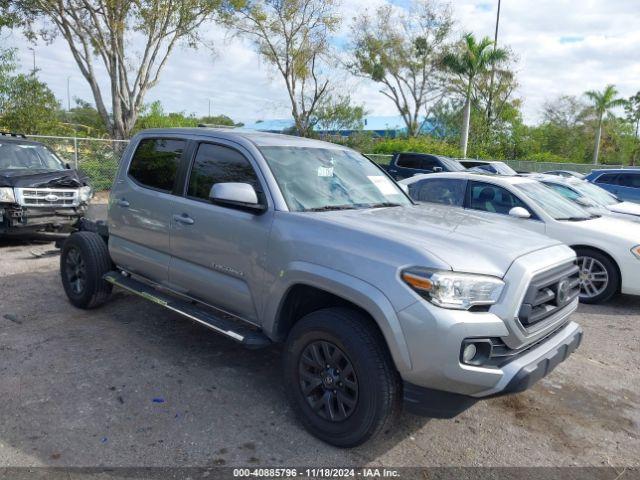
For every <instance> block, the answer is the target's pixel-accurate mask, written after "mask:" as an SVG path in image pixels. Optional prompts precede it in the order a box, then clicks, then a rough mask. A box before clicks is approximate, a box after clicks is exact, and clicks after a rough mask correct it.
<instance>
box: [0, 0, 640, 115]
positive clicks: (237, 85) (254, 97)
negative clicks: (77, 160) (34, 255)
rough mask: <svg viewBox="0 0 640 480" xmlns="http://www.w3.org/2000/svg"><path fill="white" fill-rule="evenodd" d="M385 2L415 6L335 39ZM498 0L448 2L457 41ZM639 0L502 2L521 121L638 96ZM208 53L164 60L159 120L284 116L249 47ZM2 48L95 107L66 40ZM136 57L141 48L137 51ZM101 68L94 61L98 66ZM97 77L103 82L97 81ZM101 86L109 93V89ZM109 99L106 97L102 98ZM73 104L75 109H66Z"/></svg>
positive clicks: (481, 31)
mask: <svg viewBox="0 0 640 480" xmlns="http://www.w3.org/2000/svg"><path fill="white" fill-rule="evenodd" d="M387 1H391V2H393V3H394V4H395V6H396V7H397V8H403V7H406V6H407V5H408V4H409V2H410V1H411V0H343V1H342V4H341V6H340V8H339V10H340V13H341V14H342V16H343V18H344V22H343V25H342V27H341V30H340V31H339V32H338V36H339V37H340V38H345V36H346V35H347V32H348V28H349V23H350V21H351V19H352V18H353V17H354V16H355V15H356V14H357V13H358V12H361V11H364V10H365V9H374V8H375V7H376V6H378V5H381V4H384V3H385V2H387ZM497 4H498V0H453V1H452V2H451V6H452V8H453V12H454V18H455V19H456V20H457V25H456V35H458V36H461V35H462V34H463V33H464V32H473V33H474V34H475V35H476V36H485V35H486V36H490V37H493V33H494V28H495V16H496V10H497ZM639 25H640V0H502V7H501V20H500V33H499V39H498V43H499V44H500V46H510V47H511V48H512V49H513V50H514V51H515V53H516V54H517V55H518V57H519V61H518V64H517V66H516V70H517V72H518V80H519V83H520V88H519V90H518V91H517V92H516V95H517V96H518V97H519V98H521V99H522V100H523V113H524V119H525V121H526V122H528V123H535V122H537V121H539V120H540V116H541V111H542V107H543V105H544V103H545V101H548V100H552V99H553V98H556V97H557V96H559V95H562V94H569V95H581V94H583V93H584V92H585V91H586V90H592V89H597V90H601V89H603V87H604V86H605V85H606V84H609V83H611V84H615V85H616V87H617V88H618V90H619V92H620V94H621V95H622V96H624V97H628V96H630V95H633V94H634V93H635V92H637V91H639V90H640V28H638V26H639ZM204 30H205V37H206V40H207V41H208V42H210V43H213V45H215V52H212V51H211V50H209V49H206V48H200V49H198V50H192V49H187V48H178V49H176V50H175V51H174V53H173V55H172V57H170V59H169V61H168V63H167V65H166V68H165V70H164V72H163V74H162V76H161V79H160V83H159V84H158V85H157V86H156V87H155V88H154V89H153V90H151V91H150V92H149V94H148V95H147V97H146V102H147V103H150V102H152V101H155V100H160V101H161V102H162V104H163V106H164V108H165V111H167V112H170V111H181V112H185V113H187V114H189V113H194V114H195V115H197V116H203V115H207V114H208V112H209V108H211V113H212V114H214V115H216V114H222V113H223V114H226V115H229V116H231V117H232V118H233V119H234V120H236V121H243V122H245V123H248V122H253V121H256V120H266V119H280V118H282V119H284V118H289V117H290V107H289V103H288V97H287V94H286V90H285V88H284V84H283V80H282V78H281V77H280V76H279V75H278V74H277V73H276V72H275V71H274V70H273V68H272V67H271V66H269V65H268V64H266V63H265V62H264V61H262V60H261V59H260V58H259V56H258V55H257V54H256V53H255V50H254V48H253V46H252V45H251V43H249V42H248V41H246V40H243V39H240V38H234V37H230V36H229V35H228V34H226V33H225V32H224V30H222V29H221V28H220V27H217V26H215V25H210V26H207V28H205V29H204ZM1 40H2V43H3V44H4V46H13V47H16V48H18V52H19V60H20V63H21V68H22V70H23V71H29V70H30V69H31V68H33V67H32V66H33V55H34V52H35V62H36V67H37V68H38V69H39V75H40V78H41V80H43V81H45V82H46V83H47V84H48V85H49V86H50V88H52V90H53V92H54V93H55V95H56V96H57V98H58V99H59V100H60V101H61V102H62V104H63V106H65V107H66V105H67V99H68V95H67V84H68V85H69V90H70V93H71V98H72V99H73V98H75V97H80V98H82V99H84V100H88V101H91V102H92V95H91V91H90V90H89V87H88V85H87V83H86V81H85V80H84V78H83V77H82V75H81V74H80V72H79V70H78V68H77V66H76V64H75V62H74V60H73V58H72V56H71V54H70V52H69V50H68V47H67V45H66V43H65V42H64V41H62V40H61V39H58V40H56V41H54V42H53V43H52V44H50V45H47V44H45V43H39V44H37V45H35V46H33V45H31V44H29V43H28V42H27V41H26V40H25V39H24V38H22V37H21V35H19V34H17V33H12V34H9V35H8V36H7V34H6V33H4V32H3V38H2V39H1ZM132 48H133V49H134V50H135V49H136V48H139V46H137V45H136V44H135V42H133V45H132ZM97 63H99V62H97ZM102 78H103V79H106V75H104V72H102ZM105 85H106V84H105ZM340 85H341V86H342V88H343V89H344V93H349V94H350V95H351V97H352V99H353V100H354V102H356V103H361V104H364V105H365V106H366V109H367V111H368V112H369V114H370V115H379V116H388V115H397V112H396V111H395V108H394V105H393V104H392V102H391V101H390V100H388V99H386V98H385V97H384V96H383V95H382V94H380V92H379V86H378V85H376V84H374V83H373V82H370V81H366V80H360V79H354V78H350V77H349V76H348V75H346V74H345V75H343V76H341V81H340ZM106 90H108V89H106V88H105V91H106ZM72 103H73V100H72Z"/></svg>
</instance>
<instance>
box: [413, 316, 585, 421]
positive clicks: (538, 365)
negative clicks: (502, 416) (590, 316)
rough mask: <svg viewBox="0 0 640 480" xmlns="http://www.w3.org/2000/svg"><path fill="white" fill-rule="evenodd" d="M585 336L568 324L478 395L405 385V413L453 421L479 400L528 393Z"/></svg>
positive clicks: (507, 366) (510, 367) (580, 329)
mask: <svg viewBox="0 0 640 480" xmlns="http://www.w3.org/2000/svg"><path fill="white" fill-rule="evenodd" d="M582 336H583V332H582V328H580V326H579V325H578V324H577V323H575V322H571V323H569V324H568V325H566V326H565V327H563V328H562V329H561V330H560V331H559V332H557V333H555V334H553V335H552V336H551V338H549V339H547V340H545V341H544V342H542V343H541V344H540V345H539V346H537V347H535V348H533V349H531V350H530V351H527V352H525V353H524V354H522V355H521V356H519V357H518V358H516V359H514V360H513V361H511V362H510V363H508V364H507V365H505V366H504V367H503V368H502V370H503V376H502V379H501V380H500V382H498V384H496V385H495V386H494V387H493V388H491V389H488V390H486V391H483V392H480V393H477V394H475V395H462V394H459V393H452V392H446V391H442V390H434V389H431V388H425V387H421V386H418V385H414V384H411V383H409V382H405V383H404V406H405V410H406V411H408V412H410V413H413V414H416V415H421V416H426V417H432V418H452V417H455V416H456V415H458V414H459V413H461V412H463V411H464V410H466V409H467V408H469V407H471V406H472V405H473V404H474V403H476V402H477V401H478V400H480V399H483V398H491V397H497V396H502V395H506V394H510V393H518V392H522V391H524V390H527V389H528V388H530V387H532V386H533V385H534V384H535V383H536V382H537V381H539V380H540V379H542V378H544V377H545V376H547V375H548V374H549V373H551V372H552V371H553V369H554V368H555V367H557V366H558V365H559V364H560V363H562V362H563V361H565V360H566V359H567V358H568V357H569V355H571V353H573V352H574V351H575V350H576V349H577V348H578V347H579V346H580V343H581V342H582Z"/></svg>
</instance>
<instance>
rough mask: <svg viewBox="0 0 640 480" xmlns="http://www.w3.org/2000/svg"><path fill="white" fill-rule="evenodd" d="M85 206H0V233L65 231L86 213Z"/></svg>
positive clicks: (17, 233) (18, 233) (70, 228)
mask: <svg viewBox="0 0 640 480" xmlns="http://www.w3.org/2000/svg"><path fill="white" fill-rule="evenodd" d="M86 210H87V209H86V206H84V205H82V206H80V207H74V208H57V209H53V208H23V207H18V206H0V234H3V235H10V234H16V235H20V234H25V233H29V232H37V231H59V232H60V231H67V230H69V231H70V230H72V228H73V226H74V225H75V224H76V223H77V222H78V220H79V219H80V218H82V217H83V216H84V215H85V213H86Z"/></svg>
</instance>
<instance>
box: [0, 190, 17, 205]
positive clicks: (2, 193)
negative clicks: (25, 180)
mask: <svg viewBox="0 0 640 480" xmlns="http://www.w3.org/2000/svg"><path fill="white" fill-rule="evenodd" d="M0 202H3V203H16V197H15V195H14V194H13V188H11V187H2V188H0Z"/></svg>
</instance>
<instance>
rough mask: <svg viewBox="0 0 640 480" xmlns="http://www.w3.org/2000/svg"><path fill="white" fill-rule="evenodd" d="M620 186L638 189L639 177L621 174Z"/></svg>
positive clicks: (635, 174)
mask: <svg viewBox="0 0 640 480" xmlns="http://www.w3.org/2000/svg"><path fill="white" fill-rule="evenodd" d="M620 185H622V186H623V187H630V188H640V175H639V174H637V173H621V174H620Z"/></svg>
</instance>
